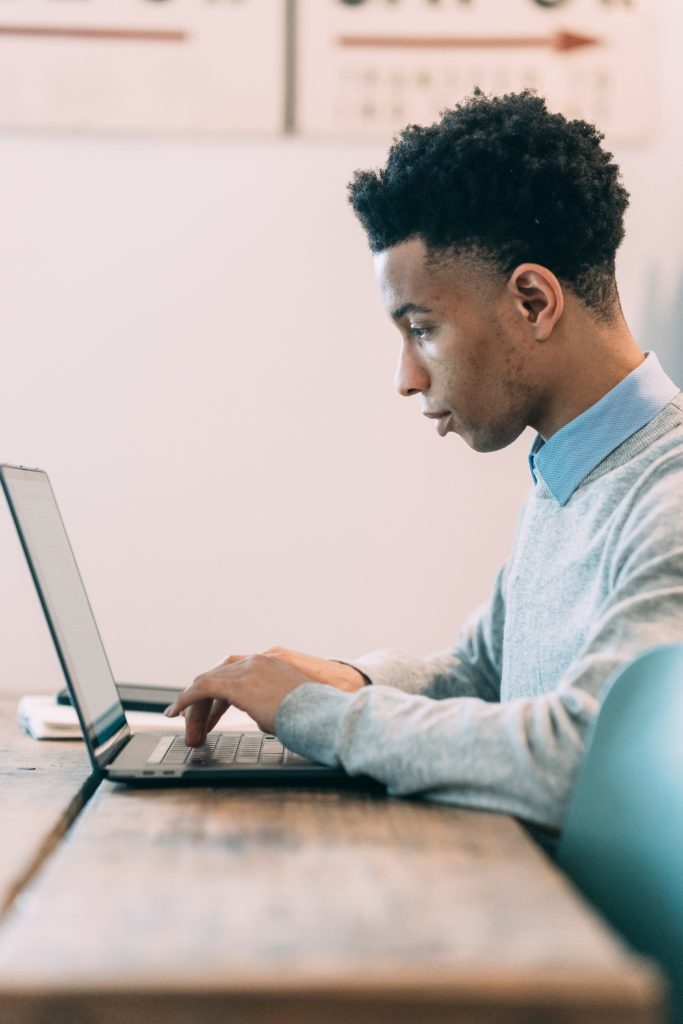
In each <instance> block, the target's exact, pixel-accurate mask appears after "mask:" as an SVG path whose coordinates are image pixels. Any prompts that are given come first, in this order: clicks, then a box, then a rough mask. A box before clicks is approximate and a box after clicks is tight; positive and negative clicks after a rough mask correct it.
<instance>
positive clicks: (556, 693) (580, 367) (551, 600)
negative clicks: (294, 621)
mask: <svg viewBox="0 0 683 1024" xmlns="http://www.w3.org/2000/svg"><path fill="white" fill-rule="evenodd" d="M600 140H601V136H600V135H599V133H598V132H597V131H596V130H595V129H594V128H593V127H592V126H590V125H588V124H586V123H585V122H583V121H567V120H566V119H565V118H564V117H562V116H561V115H558V114H550V113H549V112H548V111H547V109H546V107H545V104H544V102H543V100H542V99H540V98H538V97H536V96H534V95H533V94H530V93H528V92H525V93H521V94H519V95H508V96H503V97H499V98H492V99H488V98H486V97H485V96H483V95H482V94H481V93H475V94H474V95H473V96H472V97H471V98H470V99H469V100H468V101H467V102H465V103H463V104H462V105H459V106H458V107H456V108H455V109H454V110H451V111H448V112H446V113H445V114H444V115H443V117H442V118H441V120H440V121H439V122H438V123H436V124H434V125H432V126H431V127H428V128H420V127H416V126H411V127H409V128H407V129H406V130H405V131H404V132H403V133H402V135H401V137H400V138H399V140H398V141H397V142H396V143H395V144H394V145H393V147H392V148H391V151H390V153H389V157H388V160H387V164H386V166H385V167H384V168H383V169H382V170H381V171H379V172H378V173H375V172H371V171H363V172H358V173H357V174H356V176H355V178H354V180H353V182H352V183H351V185H350V195H351V202H352V204H353V207H354V210H355V211H356V214H357V215H358V217H359V218H360V220H361V222H362V224H363V226H364V227H365V229H366V231H367V234H368V239H369V242H370V246H371V248H372V251H373V252H374V254H375V265H376V272H377V278H378V282H379V287H380V291H381V293H382V297H383V300H384V304H385V306H386V309H387V312H388V314H389V316H390V317H391V319H392V320H393V321H394V323H395V324H396V326H397V327H398V330H399V332H400V335H401V353H400V358H399V364H398V370H397V375H396V384H397V387H398V390H399V392H400V393H401V394H402V395H405V396H412V395H415V396H419V405H420V411H421V412H422V413H423V414H424V415H425V416H429V417H432V418H434V419H435V421H436V425H437V431H438V433H439V434H440V435H442V436H443V435H445V434H447V433H449V432H450V433H456V434H459V435H460V436H461V437H462V438H463V439H464V440H465V441H466V442H467V443H468V444H469V445H470V446H471V447H472V448H475V449H476V450H478V451H482V452H486V451H494V450H496V449H499V448H502V447H504V446H505V445H508V444H510V443H511V442H512V441H514V440H515V438H517V437H518V436H519V434H520V433H521V432H522V431H523V430H524V428H525V427H526V426H531V427H533V428H534V430H535V431H536V432H537V437H536V440H535V442H534V444H533V447H532V450H531V454H530V466H531V474H532V477H533V490H532V491H531V493H530V495H529V497H528V498H527V500H526V502H525V503H524V505H523V507H522V510H521V515H520V518H519V523H518V528H517V534H516V538H515V542H514V546H513V549H512V552H511V554H510V557H509V559H508V561H507V562H506V564H505V565H504V566H503V568H502V569H501V570H500V573H499V575H498V578H497V580H496V584H495V588H494V592H493V595H492V598H491V601H490V603H489V605H488V606H487V608H486V609H485V610H484V611H482V612H480V613H479V614H477V615H476V616H475V617H474V618H473V619H472V621H471V622H470V623H469V624H468V625H467V626H466V627H465V628H464V629H463V631H462V632H461V634H460V636H459V638H458V640H457V642H456V644H455V645H454V646H453V647H452V648H451V649H449V650H446V651H444V652H442V653H439V654H436V655H434V656H432V657H428V658H417V657H412V656H410V655H407V654H401V653H392V652H376V653H374V654H369V655H367V656H365V657H364V658H361V659H360V660H359V661H358V662H356V663H355V668H354V667H352V666H351V665H344V664H340V663H337V662H330V661H326V660H325V659H319V658H314V657H311V656H309V655H305V654H299V653H297V652H292V651H287V650H284V649H281V648H273V649H272V650H271V651H269V652H266V653H265V654H262V655H255V656H252V657H246V658H243V657H241V656H238V655H235V656H233V657H231V658H228V659H227V660H226V662H224V663H223V664H222V665H220V666H218V667H217V668H216V669H213V670H212V671H210V672H208V673H206V674H204V675H201V676H199V677H198V679H196V680H195V682H194V683H193V684H192V686H190V687H189V689H188V690H187V691H185V692H184V693H183V695H182V696H181V697H180V699H179V700H178V701H177V702H176V704H175V705H174V706H173V707H172V708H171V709H169V713H171V714H178V713H179V712H180V711H181V710H183V709H187V713H186V718H187V726H186V733H187V739H188V742H189V743H191V744H200V743H201V742H202V741H203V740H204V738H205V735H206V731H207V730H208V729H210V728H212V727H213V726H214V725H215V724H216V722H217V721H218V719H219V718H220V716H221V715H222V714H223V712H224V711H225V709H226V708H227V706H228V705H229V704H230V703H233V704H236V705H237V706H238V707H240V708H243V709H244V710H246V711H248V712H249V713H250V714H251V715H252V716H253V717H254V718H255V719H256V720H257V721H258V722H259V724H260V725H261V726H262V728H264V729H265V730H266V731H268V732H271V731H272V732H276V733H277V735H278V736H279V737H280V738H281V740H282V741H283V742H284V743H285V744H286V745H287V746H288V747H290V748H292V749H293V750H295V751H298V752H299V753H301V754H303V755H305V756H308V757H310V758H313V759H315V760H317V761H321V762H323V763H326V764H339V763H340V764H342V765H343V766H344V768H346V770H347V771H349V772H350V773H352V774H354V773H364V774H367V775H370V776H373V777H375V778H377V779H379V780H380V781H382V782H384V783H386V784H387V786H388V789H389V792H391V793H392V794H422V795H424V796H425V797H427V798H430V799H434V800H441V801H444V802H451V803H456V804H461V805H466V806H470V807H480V808H488V809H491V810H498V811H503V812H506V813H508V814H513V815H516V816H517V817H519V818H522V819H524V820H526V821H527V822H530V823H534V824H537V825H542V826H546V827H550V828H553V829H557V828H560V827H561V824H562V820H563V815H564V813H565V810H566V807H567V802H568V798H569V795H570V792H571V786H572V781H573V779H574V775H575V772H576V769H577V766H578V763H579V760H580V758H581V753H582V748H583V743H584V738H585V734H586V728H587V726H588V725H589V723H590V722H591V720H592V719H593V718H594V716H595V714H596V712H597V710H598V702H599V696H600V692H601V689H602V687H603V684H604V683H605V680H607V679H608V677H609V676H610V675H611V674H612V672H613V671H614V670H615V669H616V668H617V667H618V666H620V665H622V664H624V663H625V662H627V661H629V660H630V659H632V658H633V657H635V655H637V654H638V653H639V652H640V651H643V650H644V649H646V648H648V647H651V646H653V645H656V644H661V643H667V642H673V641H683V516H682V515H681V512H682V509H683V503H682V499H683V397H682V396H681V395H680V394H679V391H678V388H677V387H676V386H675V385H674V384H673V383H672V382H671V381H670V380H669V378H668V377H667V376H666V374H665V373H664V371H663V370H662V368H661V367H660V365H659V363H658V362H657V358H656V356H655V355H654V354H652V353H649V354H647V355H646V356H644V355H643V353H642V352H641V351H640V349H639V348H638V346H637V344H636V342H635V341H634V339H633V337H632V335H631V333H630V331H629V329H628V327H627V325H626V323H625V321H624V318H623V316H622V312H621V308H620V305H619V298H618V294H617V288H616V283H615V277H614V259H615V253H616V250H617V248H618V246H619V243H620V242H621V239H622V236H623V214H624V210H625V208H626V205H627V201H628V195H627V193H626V191H625V190H624V188H623V187H622V185H621V184H620V181H619V174H618V168H617V167H616V165H615V164H614V163H613V161H612V157H611V154H610V153H607V152H605V151H604V150H603V149H602V148H601V145H600ZM361 673H362V674H361ZM368 683H370V684H371V685H368ZM321 684H322V685H321ZM652 687H653V699H656V687H657V680H656V679H653V680H652Z"/></svg>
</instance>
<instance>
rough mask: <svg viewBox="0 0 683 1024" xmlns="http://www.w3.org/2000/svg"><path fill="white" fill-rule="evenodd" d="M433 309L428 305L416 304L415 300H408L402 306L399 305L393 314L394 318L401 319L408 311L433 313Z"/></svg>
mask: <svg viewBox="0 0 683 1024" xmlns="http://www.w3.org/2000/svg"><path fill="white" fill-rule="evenodd" d="M431 312H432V311H431V309H427V307H426V306H416V305H415V303H414V302H406V303H404V304H403V305H402V306H398V307H397V309H395V310H394V311H393V313H392V314H391V317H392V320H400V319H401V317H403V316H405V315H406V313H431Z"/></svg>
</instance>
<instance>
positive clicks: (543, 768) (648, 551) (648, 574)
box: [275, 487, 683, 828]
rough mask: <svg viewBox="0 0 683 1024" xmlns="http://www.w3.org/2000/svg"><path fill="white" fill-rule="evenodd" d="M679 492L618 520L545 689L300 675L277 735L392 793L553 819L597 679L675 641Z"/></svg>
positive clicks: (678, 625)
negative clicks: (570, 651) (444, 690)
mask: <svg viewBox="0 0 683 1024" xmlns="http://www.w3.org/2000/svg"><path fill="white" fill-rule="evenodd" d="M677 498H678V496H677V495H676V494H675V493H673V492H671V491H670V490H669V491H668V492H665V491H664V489H662V491H661V493H660V489H659V488H658V487H653V488H652V490H651V491H650V492H649V495H648V498H647V500H646V501H644V502H642V503H639V505H638V507H637V509H635V510H634V513H633V516H632V518H631V520H630V522H627V523H625V524H623V528H622V537H621V542H620V545H619V551H618V554H617V557H616V559H615V562H614V566H613V581H614V582H613V589H612V592H611V594H610V597H609V599H608V600H606V601H605V602H604V603H603V605H602V607H601V608H600V612H599V614H598V616H597V617H596V619H595V621H594V623H593V625H592V629H591V631H590V633H589V634H588V636H587V637H586V641H585V643H584V646H583V648H582V650H581V651H580V652H579V654H578V656H577V658H576V659H575V660H574V662H572V664H571V665H570V666H569V668H568V669H567V671H566V672H565V673H564V675H563V676H562V678H560V679H558V681H557V685H556V687H555V689H554V690H553V691H552V692H550V693H548V694H546V695H544V696H542V697H537V698H533V699H519V700H513V701H508V702H503V703H501V704H494V703H491V702H486V701H484V700H481V699H478V698H472V697H466V698H461V699H444V700H439V701H435V700H430V699H429V698H428V697H426V696H423V695H413V694H410V693H405V692H400V691H398V690H397V689H395V688H393V687H389V686H383V685H378V686H372V687H365V688H364V689H363V690H361V691H359V692H358V693H355V694H353V695H348V694H344V693H340V692H337V691H336V690H333V689H331V688H330V687H320V686H312V685H310V684H305V685H302V686H300V687H298V688H297V689H295V690H294V691H293V692H291V693H290V694H289V695H288V696H287V697H286V698H285V699H284V700H283V702H282V704H281V706H280V708H279V711H278V713H277V716H276V720H275V726H276V731H277V734H278V736H280V738H281V739H282V741H283V742H284V743H285V744H286V745H287V746H290V747H291V748H292V749H294V750H296V751H297V752H299V753H301V754H303V755H305V756H308V757H311V758H314V759H315V760H318V761H322V762H323V763H324V764H329V765H342V766H343V767H344V768H345V769H346V771H348V772H349V773H351V774H367V775H370V776H372V777H374V778H376V779H378V780H379V781H381V782H383V783H385V784H386V785H387V787H388V789H389V792H390V793H392V794H395V795H409V794H421V795H423V796H425V797H426V798H428V799H432V800H438V801H444V802H447V803H454V804H460V805H465V806H469V807H481V808H486V809H489V810H497V811H502V812H505V813H508V814H513V815H515V816H517V817H520V818H522V819H524V820H527V821H529V822H532V823H536V824H539V825H545V826H549V827H552V828H559V827H560V826H561V824H562V821H563V819H564V814H565V812H566V808H567V804H568V801H569V797H570V794H571V788H572V785H573V781H574V777H575V774H576V771H577V768H578V765H579V761H580V759H581V755H582V752H583V745H584V739H585V734H586V729H587V727H588V725H589V724H590V722H591V721H592V719H593V718H594V716H595V715H596V713H597V711H598V707H599V697H600V692H601V690H602V688H603V686H604V683H605V681H606V680H607V679H608V677H609V676H610V675H611V674H612V673H613V672H614V671H615V669H617V668H618V667H620V666H621V665H623V664H626V663H627V662H629V661H630V660H632V659H633V658H634V657H635V656H636V655H638V654H639V653H641V652H642V651H644V650H646V649H647V648H649V647H653V646H656V645H658V644H663V643H674V642H681V641H683V523H681V516H680V508H679V507H678V505H679V501H678V500H677ZM654 687H656V680H653V688H654Z"/></svg>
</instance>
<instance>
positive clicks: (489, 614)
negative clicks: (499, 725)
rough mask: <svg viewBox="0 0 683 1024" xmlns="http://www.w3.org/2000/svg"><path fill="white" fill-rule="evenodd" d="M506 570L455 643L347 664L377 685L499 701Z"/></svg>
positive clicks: (381, 652)
mask: <svg viewBox="0 0 683 1024" xmlns="http://www.w3.org/2000/svg"><path fill="white" fill-rule="evenodd" d="M506 571H507V566H506V565H504V566H503V567H502V569H501V570H500V572H499V573H498V575H497V577H496V581H495V585H494V588H493V594H492V596H491V599H490V601H489V602H488V604H486V605H485V606H484V607H483V608H481V609H479V610H478V611H477V612H475V614H474V615H473V616H472V617H471V619H470V620H469V621H468V622H467V623H466V624H465V626H464V627H463V629H462V630H461V632H460V635H459V636H458V639H457V641H456V644H455V646H454V647H450V648H448V649H447V650H445V651H439V652H438V653H437V654H432V655H429V656H428V657H426V658H421V657H418V656H417V655H414V654H408V653H406V652H404V651H396V650H378V651H372V652H371V653H370V654H365V655H363V656H362V657H360V658H356V659H354V660H353V661H347V662H345V664H347V665H351V666H352V667H354V668H357V669H358V670H359V671H361V672H362V673H363V674H364V675H365V676H367V678H368V679H369V680H370V682H371V683H373V684H374V685H375V686H390V687H393V688H395V689H398V690H403V691H404V692H405V693H414V694H421V695H422V696H425V697H432V698H434V699H436V700H443V699H444V698H448V697H479V698H481V699H482V700H485V701H497V700H499V699H500V677H501V667H502V653H503V628H504V623H505V577H506Z"/></svg>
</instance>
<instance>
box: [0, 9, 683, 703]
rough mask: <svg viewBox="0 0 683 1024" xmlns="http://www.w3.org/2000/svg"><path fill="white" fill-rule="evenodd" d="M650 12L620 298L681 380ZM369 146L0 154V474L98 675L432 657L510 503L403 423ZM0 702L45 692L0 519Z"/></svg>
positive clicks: (504, 475)
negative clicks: (52, 499) (375, 239)
mask: <svg viewBox="0 0 683 1024" xmlns="http://www.w3.org/2000/svg"><path fill="white" fill-rule="evenodd" d="M682 29H683V5H677V4H676V3H675V0H669V4H668V7H666V9H665V12H664V32H663V36H662V40H663V41H662V55H661V60H660V69H661V89H662V109H661V111H660V112H659V121H658V128H657V141H656V143H655V144H654V145H651V146H647V147H645V146H643V147H641V148H639V149H635V148H633V149H630V150H627V151H617V157H618V158H619V160H620V162H621V164H622V167H623V172H624V178H625V181H626V184H627V187H629V189H630V191H631V193H632V212H631V213H630V215H629V223H628V228H629V235H628V238H627V241H626V243H625V244H624V247H623V251H622V253H621V257H620V265H619V276H620V282H621V291H622V299H623V302H624V306H625V309H626V312H627V315H628V318H629V320H630V322H631V325H632V327H633V328H634V329H635V330H636V332H637V333H638V334H639V336H640V338H641V339H642V342H643V346H644V347H645V346H648V345H652V346H653V347H655V348H657V350H658V351H659V352H660V355H661V356H662V358H663V361H664V363H665V365H666V366H667V368H668V369H669V370H670V371H671V372H678V376H679V379H683V358H682V357H681V351H680V348H679V347H678V336H677V316H678V312H679V311H680V312H682V313H683V299H682V298H681V295H682V294H683V292H682V290H681V281H683V276H682V275H683V269H682V268H683V260H682V259H681V254H682V249H683V243H682V242H681V240H680V237H679V236H680V232H679V231H678V229H677V226H678V224H680V223H681V213H683V200H682V198H681V190H680V181H681V170H682V164H683V151H682V146H681V138H680V127H679V124H680V118H679V114H678V110H677V103H678V99H677V97H679V96H680V95H681V90H682V87H683V71H681V69H680V67H679V66H677V64H676V60H677V56H678V54H677V40H678V39H680V38H681V37H682V36H681V30H682ZM383 152H384V148H383V147H380V146H376V147H374V148H371V147H368V146H360V145H355V146H354V145H342V144H339V145H331V144H327V145H323V144H313V143H306V142H303V141H301V140H288V141H287V140H273V141H247V140H231V141H201V142H198V141H192V142H191V141H168V140H163V139H146V140H140V139H133V138H101V137H93V136H87V137H86V136H83V137H78V136H64V135H55V136H49V135H35V134H33V135H21V134H14V135H5V136H4V137H1V138H0V184H1V188H0V225H2V230H1V231H0V282H2V301H1V302H0V330H1V335H0V337H1V349H0V351H1V353H2V356H1V363H0V458H2V460H3V461H10V462H15V463H23V464H25V465H29V466H30V465H36V466H41V467H44V468H46V469H47V470H48V471H49V472H50V475H51V478H52V482H53V486H54V488H55V491H56V493H57V496H58V499H59V501H60V504H61V506H62V511H63V514H64V517H65V521H66V524H67V528H68V530H69V532H70V535H71V539H72V542H73V545H74V548H75V551H76V554H77V557H78V559H79V562H80V565H81V570H82V573H83V576H84V579H85V581H86V585H87V587H88V590H89V592H90V595H91V598H92V603H93V606H94V609H95V613H96V615H97V618H98V621H99V623H100V628H101V632H102V634H103V637H104V640H105V644H106V646H107V649H108V652H109V654H110V659H111V661H112V665H113V668H114V672H115V674H116V675H117V676H118V677H119V678H124V679H125V678H129V679H139V680H143V681H148V682H158V683H168V684H187V682H189V681H190V679H191V678H192V677H193V676H194V675H196V674H197V672H198V671H200V670H202V669H204V668H206V667H208V666H209V665H211V664H213V663H214V662H215V661H216V660H217V659H219V658H221V657H222V656H224V655H225V654H227V653H228V652H230V651H249V650H258V649H263V648H264V647H266V646H269V645H271V644H274V643H280V644H286V645H290V646H294V647H300V648H302V649H306V650H311V651H314V652H318V653H321V654H331V655H334V654H337V655H339V656H344V655H353V654H357V653H360V652H361V651H363V650H366V649H369V648H371V647H374V646H378V645H387V644H388V645H394V646H403V647H406V648H410V649H413V650H417V651H424V652H426V651H428V650H429V649H433V648H435V647H439V646H443V645H446V644H448V643H449V642H450V641H451V639H452V638H453V636H454V633H455V631H456V629H457V627H458V625H459V624H460V622H461V621H462V619H463V618H464V616H465V615H466V614H467V613H468V611H469V610H470V609H471V608H472V607H473V606H474V605H475V604H476V603H478V602H479V601H481V600H484V599H485V597H486V595H487V592H488V589H489V587H490V584H491V581H492V579H493V575H494V573H495V570H496V568H497V566H498V564H499V563H500V561H501V560H502V559H503V558H504V556H505V553H506V551H507V549H508V546H509V543H510V540H511V537H512V532H513V528H514V516H515V513H516V509H517V506H518V504H519V502H520V500H521V498H522V496H523V494H524V493H525V492H526V489H527V487H528V486H529V480H528V475H527V473H528V471H527V467H526V458H525V454H526V447H527V445H528V443H529V439H528V438H523V439H522V440H521V441H520V442H518V443H517V444H516V445H514V446H513V447H512V448H511V449H509V450H508V451H505V452H501V453H497V454H495V455H488V456H482V455H477V454H474V453H472V452H470V451H469V449H467V448H466V446H465V445H464V444H463V443H462V442H461V441H459V440H458V439H456V438H454V437H453V436H449V437H447V438H446V439H444V440H442V439H440V438H438V437H437V436H436V434H435V432H434V428H433V425H430V424H429V423H428V422H427V421H423V420H422V419H421V417H420V416H419V415H418V404H417V401H416V400H414V401H413V402H406V401H403V400H399V398H398V397H397V396H396V395H395V394H394V392H393V385H392V375H393V368H394V360H395V356H396V353H397V336H395V334H394V329H393V328H392V327H391V325H390V324H388V323H387V322H386V320H385V315H384V313H383V311H382V309H381V306H380V303H379V300H378V298H377V296H376V294H375V286H374V282H373V279H372V273H371V266H370V260H369V256H368V254H367V252H366V245H365V241H364V238H363V235H362V232H361V230H360V229H359V228H358V226H357V225H356V223H355V221H354V219H353V217H352V215H351V213H350V211H349V210H348V208H347V206H346V203H345V195H344V188H345V183H346V181H347V180H348V178H349V177H350V175H351V173H352V171H353V170H354V168H356V167H358V166H366V165H373V164H378V163H380V162H381V161H382V159H383ZM0 566H1V567H2V571H1V575H0V690H4V691H5V692H19V691H27V690H32V691H39V690H50V689H52V688H54V687H56V686H57V685H58V684H59V683H60V678H59V671H58V668H57V664H56V660H55V658H54V655H53V653H52V650H51V648H50V644H49V641H48V637H47V631H46V628H45V626H44V624H43V622H42V619H41V616H40V612H39V610H38V606H37V602H36V600H35V597H34V595H33V592H32V589H31V586H30V584H29V581H28V575H27V571H26V568H25V566H24V564H23V562H22V556H21V555H20V552H19V548H18V543H17V540H16V537H15V535H14V533H13V528H12V526H11V523H10V520H9V516H8V514H7V512H6V509H5V508H4V506H0Z"/></svg>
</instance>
